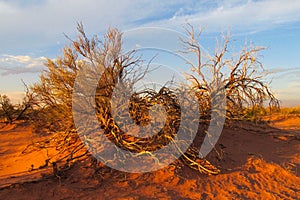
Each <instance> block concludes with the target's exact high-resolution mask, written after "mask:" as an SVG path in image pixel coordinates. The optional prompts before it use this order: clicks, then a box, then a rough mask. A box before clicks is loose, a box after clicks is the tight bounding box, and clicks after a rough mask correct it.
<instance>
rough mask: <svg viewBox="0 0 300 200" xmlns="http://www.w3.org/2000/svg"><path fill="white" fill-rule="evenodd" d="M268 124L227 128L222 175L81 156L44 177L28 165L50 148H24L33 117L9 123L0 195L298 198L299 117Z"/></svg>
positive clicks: (221, 147) (1, 131)
mask: <svg viewBox="0 0 300 200" xmlns="http://www.w3.org/2000/svg"><path fill="white" fill-rule="evenodd" d="M270 125H271V126H273V127H271V126H267V125H260V126H254V125H251V124H250V123H245V122H243V123H242V124H240V125H236V126H234V127H233V128H230V129H229V128H225V129H224V131H223V133H222V136H221V138H220V140H219V142H218V144H217V145H216V149H217V150H218V152H219V156H218V155H217V153H216V152H215V151H213V152H211V153H210V154H209V156H208V160H210V161H211V162H212V163H213V164H215V165H216V166H218V167H219V168H220V169H221V174H219V175H217V176H207V175H201V174H199V173H198V172H196V171H194V170H191V169H190V168H188V167H182V168H181V169H177V170H174V167H173V166H169V167H166V168H164V169H161V170H158V171H156V172H152V173H145V174H129V173H123V172H118V171H115V170H111V169H110V168H108V167H103V168H101V169H100V170H99V172H98V175H95V173H94V170H93V169H92V168H91V167H89V166H88V164H86V162H85V161H80V162H77V163H75V164H74V166H73V167H72V168H71V169H70V170H68V171H65V172H64V173H63V176H62V177H61V178H60V179H58V178H56V177H53V176H50V177H49V176H48V177H43V178H42V180H38V179H40V178H41V176H40V174H41V173H37V172H39V171H38V170H34V171H32V172H28V170H29V169H30V168H32V166H31V165H32V164H33V165H34V166H37V167H38V166H40V165H43V164H44V160H45V158H46V152H33V153H32V154H28V155H24V154H21V152H22V151H23V150H24V148H25V146H26V145H27V144H29V143H30V142H31V141H32V140H36V139H38V138H37V136H35V135H34V134H33V133H32V131H31V128H30V126H28V125H22V124H16V125H10V126H5V127H2V128H0V140H1V146H0V187H1V189H0V199H297V198H298V197H299V196H300V177H299V175H300V151H299V150H300V118H299V117H297V116H292V117H288V118H277V119H272V122H271V124H270ZM220 157H221V159H220ZM46 171H47V169H46ZM48 171H49V170H48ZM20 172H22V173H21V174H19V175H18V174H15V173H20ZM43 173H44V172H43ZM12 176H13V177H12ZM14 177H15V178H14ZM33 180H35V181H33ZM24 181H31V182H28V183H22V182H24ZM15 182H18V183H17V184H12V183H15Z"/></svg>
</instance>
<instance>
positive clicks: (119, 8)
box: [0, 0, 300, 48]
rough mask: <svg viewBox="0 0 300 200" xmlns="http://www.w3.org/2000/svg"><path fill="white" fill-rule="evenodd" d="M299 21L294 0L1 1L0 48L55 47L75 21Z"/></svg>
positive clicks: (100, 25) (213, 26)
mask: <svg viewBox="0 0 300 200" xmlns="http://www.w3.org/2000/svg"><path fill="white" fill-rule="evenodd" d="M299 20H300V1H295V0H286V1H282V0H261V1H254V0H252V1H251V0H248V1H245V0H226V1H225V0H222V1H217V0H203V1H198V0H190V1H184V0H176V1H175V0H170V1H157V0H156V1H155V0H144V1H139V0H123V1H118V0H111V1H104V0H102V1H99V0H73V1H60V0H44V1H39V2H38V3H37V1H36V0H29V1H4V0H2V1H1V0H0V24H1V33H0V37H1V38H6V39H5V40H3V41H1V44H0V48H10V47H12V46H13V47H20V46H26V45H28V46H34V47H36V46H39V45H41V46H43V45H53V44H56V42H58V41H59V40H64V37H63V34H62V33H63V32H66V33H67V34H74V33H75V32H74V26H75V23H76V22H77V21H82V22H83V23H84V24H86V27H87V29H88V31H89V32H93V33H99V32H101V31H104V30H105V29H106V28H107V26H109V25H110V26H117V27H119V28H121V29H123V30H124V29H128V28H132V27H136V26H163V27H169V28H178V27H180V26H181V25H182V24H183V23H185V22H186V21H189V22H190V23H192V24H195V25H197V26H199V25H201V26H204V27H207V30H212V31H218V32H219V31H220V30H222V31H224V29H227V28H228V27H231V28H239V30H241V31H243V30H244V29H246V30H249V29H250V30H257V29H265V28H270V27H274V26H277V25H279V24H283V23H288V22H295V21H299Z"/></svg>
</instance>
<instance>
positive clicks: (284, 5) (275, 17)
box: [149, 0, 300, 31]
mask: <svg viewBox="0 0 300 200" xmlns="http://www.w3.org/2000/svg"><path fill="white" fill-rule="evenodd" d="M202 6H203V5H202ZM186 21H188V22H190V23H191V24H194V25H201V26H204V27H205V28H206V30H208V31H224V30H226V29H227V28H228V27H230V28H232V29H234V30H238V31H250V30H251V31H254V30H260V29H268V28H273V27H274V26H278V25H280V24H283V23H289V22H296V21H300V1H294V0H286V1H281V0H263V1H247V2H246V3H245V1H236V0H235V1H222V3H219V4H217V5H216V7H215V8H210V9H207V11H205V12H204V11H203V10H202V9H201V11H199V12H195V13H193V14H187V15H181V16H174V17H173V18H171V19H164V20H161V21H156V22H151V23H149V24H150V25H154V24H156V25H158V24H159V25H160V26H165V25H168V26H170V27H177V26H178V25H180V24H184V23H185V22H186Z"/></svg>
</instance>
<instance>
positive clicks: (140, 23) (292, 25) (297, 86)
mask: <svg viewBox="0 0 300 200" xmlns="http://www.w3.org/2000/svg"><path fill="white" fill-rule="evenodd" d="M80 21H81V22H83V24H84V26H85V29H86V32H87V33H89V34H98V35H102V34H103V33H104V32H105V30H106V29H107V27H108V26H111V27H117V28H119V29H120V30H122V31H127V30H132V29H135V28H142V27H161V28H167V29H170V30H174V31H179V32H182V31H183V30H182V28H181V26H182V25H183V24H184V23H186V22H189V23H191V24H193V25H194V26H195V27H200V26H201V27H203V28H204V33H203V35H202V36H203V37H202V38H201V44H202V46H203V47H204V48H205V49H213V48H214V46H215V39H216V37H217V36H219V35H220V33H222V32H225V31H226V30H227V29H228V28H230V30H231V35H232V38H233V39H234V41H235V42H234V43H233V45H234V46H235V48H236V49H239V48H240V47H242V46H243V44H244V42H245V41H246V40H247V41H252V42H253V43H254V44H255V45H258V46H265V47H267V49H266V50H265V51H264V52H263V53H262V54H263V58H262V62H263V63H264V65H265V68H266V69H268V70H270V71H272V72H274V74H272V77H273V82H272V84H271V86H272V89H273V91H274V92H275V93H276V94H277V96H278V97H279V98H280V99H281V100H282V102H283V104H284V105H300V98H299V97H300V81H299V78H298V77H299V76H298V75H300V64H299V61H298V57H299V50H300V38H299V36H300V1H298V0H286V1H282V0H256V1H254V0H252V1H251V0H246V1H243V0H226V1H225V0H221V1H215V0H203V1H201V0H189V1H186V0H176V1H175V0H169V1H157V0H123V1H119V0H111V1H104V0H0V27H1V28H0V30H1V31H0V38H1V39H0V40H1V42H0V94H3V93H5V94H8V95H9V96H10V97H11V98H12V99H13V100H14V101H18V99H20V96H22V92H23V90H24V87H23V84H22V81H21V80H24V81H25V82H26V83H28V84H31V83H34V82H35V81H37V80H38V77H39V73H40V72H41V71H42V70H43V69H45V68H44V66H43V62H44V61H45V58H46V57H48V58H51V59H54V58H55V57H57V56H58V55H60V54H61V48H62V47H63V46H64V45H66V44H68V43H69V42H68V40H67V39H66V38H65V36H64V33H65V34H67V35H68V36H70V37H71V38H74V37H75V36H76V23H77V22H80ZM139 37H141V38H142V36H141V34H140V35H139ZM152 41H155V42H156V43H157V44H159V43H163V42H167V41H166V40H165V38H164V37H163V35H159V34H158V35H156V36H155V38H154V39H153V40H152ZM169 45H170V46H172V45H173V43H172V44H171V40H170V44H169ZM171 48H174V47H171Z"/></svg>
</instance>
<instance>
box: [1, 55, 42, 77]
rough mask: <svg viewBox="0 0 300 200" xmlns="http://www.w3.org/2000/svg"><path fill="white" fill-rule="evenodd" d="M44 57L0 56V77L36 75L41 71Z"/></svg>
mask: <svg viewBox="0 0 300 200" xmlns="http://www.w3.org/2000/svg"><path fill="white" fill-rule="evenodd" d="M45 61H46V58H45V57H38V58H34V57H30V56H28V55H26V56H23V55H17V56H15V55H6V54H4V55H2V56H1V57H0V72H1V75H2V76H4V75H11V74H22V73H36V72H40V71H41V70H42V69H43V65H44V62H45Z"/></svg>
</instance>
